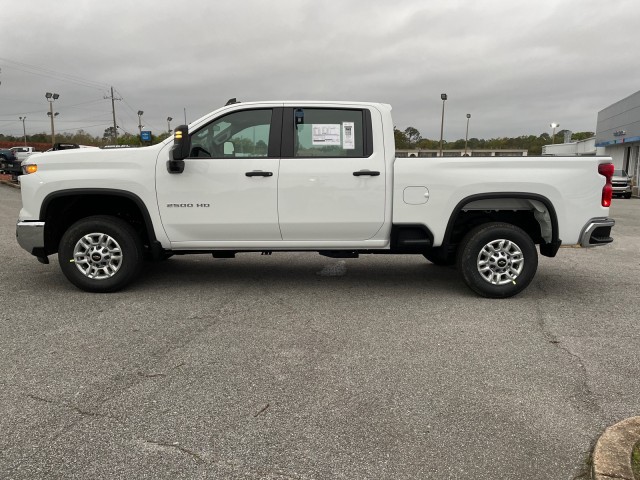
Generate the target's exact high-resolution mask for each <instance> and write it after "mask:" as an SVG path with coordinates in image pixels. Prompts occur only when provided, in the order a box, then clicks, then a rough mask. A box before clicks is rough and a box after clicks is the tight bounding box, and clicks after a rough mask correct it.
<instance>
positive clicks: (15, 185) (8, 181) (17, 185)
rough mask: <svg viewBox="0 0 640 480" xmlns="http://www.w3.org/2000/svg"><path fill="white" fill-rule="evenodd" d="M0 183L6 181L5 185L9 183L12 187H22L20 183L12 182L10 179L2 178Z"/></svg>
mask: <svg viewBox="0 0 640 480" xmlns="http://www.w3.org/2000/svg"><path fill="white" fill-rule="evenodd" d="M0 183H4V184H5V185H9V186H10V187H13V188H20V184H19V183H14V182H11V181H10V180H0Z"/></svg>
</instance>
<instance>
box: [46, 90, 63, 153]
mask: <svg viewBox="0 0 640 480" xmlns="http://www.w3.org/2000/svg"><path fill="white" fill-rule="evenodd" d="M44 97H45V98H46V99H47V101H48V102H49V112H47V115H49V118H51V146H53V145H55V143H56V130H55V128H54V126H53V118H54V117H57V116H58V112H56V113H55V114H54V113H53V102H54V101H55V100H57V99H58V98H60V95H58V94H57V93H51V92H47V93H45V94H44Z"/></svg>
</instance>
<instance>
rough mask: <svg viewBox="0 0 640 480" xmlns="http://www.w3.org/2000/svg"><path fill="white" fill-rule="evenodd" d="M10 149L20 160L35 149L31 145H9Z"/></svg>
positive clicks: (34, 151)
mask: <svg viewBox="0 0 640 480" xmlns="http://www.w3.org/2000/svg"><path fill="white" fill-rule="evenodd" d="M10 150H11V151H12V152H13V154H14V155H15V156H16V158H17V159H18V160H20V161H22V160H24V159H26V158H28V157H29V156H30V155H31V154H32V153H36V149H35V148H33V147H11V149H10Z"/></svg>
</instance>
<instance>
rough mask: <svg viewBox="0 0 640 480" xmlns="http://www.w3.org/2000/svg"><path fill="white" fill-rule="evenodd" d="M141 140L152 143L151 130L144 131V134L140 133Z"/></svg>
mask: <svg viewBox="0 0 640 480" xmlns="http://www.w3.org/2000/svg"><path fill="white" fill-rule="evenodd" d="M140 140H142V141H143V142H150V141H151V132H150V131H149V130H143V131H142V132H140Z"/></svg>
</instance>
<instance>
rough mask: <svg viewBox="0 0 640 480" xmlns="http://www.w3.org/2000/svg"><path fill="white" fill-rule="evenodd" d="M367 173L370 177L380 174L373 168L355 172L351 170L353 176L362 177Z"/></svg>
mask: <svg viewBox="0 0 640 480" xmlns="http://www.w3.org/2000/svg"><path fill="white" fill-rule="evenodd" d="M365 175H368V176H370V177H377V176H378V175H380V172H376V171H375V170H358V171H357V172H353V176H354V177H362V176H365Z"/></svg>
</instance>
